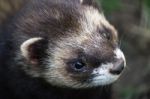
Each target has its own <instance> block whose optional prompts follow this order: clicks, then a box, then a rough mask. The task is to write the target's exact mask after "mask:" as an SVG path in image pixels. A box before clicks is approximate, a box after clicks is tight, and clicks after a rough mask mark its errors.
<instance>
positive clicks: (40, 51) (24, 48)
mask: <svg viewBox="0 0 150 99" xmlns="http://www.w3.org/2000/svg"><path fill="white" fill-rule="evenodd" d="M47 46H48V41H47V40H45V39H43V38H40V37H37V38H30V39H28V40H26V41H25V42H23V43H22V45H21V46H20V49H21V54H22V55H23V56H24V57H25V59H26V60H27V61H28V62H30V63H31V64H33V65H38V64H40V62H41V61H42V59H43V57H44V56H45V54H46V49H47Z"/></svg>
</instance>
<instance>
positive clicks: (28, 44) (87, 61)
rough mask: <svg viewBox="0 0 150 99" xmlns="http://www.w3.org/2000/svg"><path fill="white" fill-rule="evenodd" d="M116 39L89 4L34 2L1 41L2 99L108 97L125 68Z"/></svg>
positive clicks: (80, 1)
mask: <svg viewBox="0 0 150 99" xmlns="http://www.w3.org/2000/svg"><path fill="white" fill-rule="evenodd" d="M5 35H6V34H5ZM117 41H118V37H117V32H116V30H115V29H114V27H113V26H112V25H110V24H109V23H108V21H107V20H106V19H105V17H104V15H103V13H102V12H100V11H99V9H98V7H97V6H96V2H94V1H93V0H33V1H31V2H30V3H29V4H27V5H26V6H25V7H24V8H23V9H22V10H21V11H20V13H19V14H18V15H17V16H16V17H15V18H14V19H13V22H12V24H11V27H10V28H8V31H7V35H6V40H5V41H2V42H3V43H5V44H4V45H5V46H3V47H0V48H1V49H2V51H3V52H2V54H1V56H3V58H2V59H3V62H1V67H0V68H1V72H0V74H2V77H3V79H2V80H0V82H1V83H2V84H1V85H2V86H3V88H2V89H1V90H0V91H2V92H1V93H3V94H1V95H0V98H3V99H4V98H5V99H6V98H9V99H10V98H11V99H101V98H104V99H109V98H110V93H109V91H106V90H102V88H103V86H105V85H109V84H111V83H113V82H114V81H116V80H117V79H118V77H119V76H120V74H121V72H122V70H123V68H124V66H125V58H124V55H123V53H122V51H121V50H120V49H119V48H118V46H117V43H118V42H117ZM1 85H0V86H1ZM108 90H110V89H108Z"/></svg>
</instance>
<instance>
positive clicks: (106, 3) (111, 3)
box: [100, 0, 121, 14]
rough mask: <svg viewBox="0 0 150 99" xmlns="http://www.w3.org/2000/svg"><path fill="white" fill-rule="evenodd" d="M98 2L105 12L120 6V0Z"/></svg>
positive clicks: (117, 8)
mask: <svg viewBox="0 0 150 99" xmlns="http://www.w3.org/2000/svg"><path fill="white" fill-rule="evenodd" d="M100 3H101V6H102V8H103V9H105V13H106V14H108V13H111V12H112V11H114V10H119V9H120V8H121V4H120V0H101V1H100Z"/></svg>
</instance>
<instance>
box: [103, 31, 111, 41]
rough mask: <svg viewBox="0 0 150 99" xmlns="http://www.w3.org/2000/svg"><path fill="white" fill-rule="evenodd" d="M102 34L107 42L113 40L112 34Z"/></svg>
mask: <svg viewBox="0 0 150 99" xmlns="http://www.w3.org/2000/svg"><path fill="white" fill-rule="evenodd" d="M101 34H102V36H103V37H104V38H106V39H107V40H110V39H111V34H110V33H108V32H103V33H101Z"/></svg>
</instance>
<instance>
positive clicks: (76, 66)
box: [71, 60, 86, 72]
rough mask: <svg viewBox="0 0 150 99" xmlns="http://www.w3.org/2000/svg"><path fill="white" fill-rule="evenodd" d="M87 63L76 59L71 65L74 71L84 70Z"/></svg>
mask: <svg viewBox="0 0 150 99" xmlns="http://www.w3.org/2000/svg"><path fill="white" fill-rule="evenodd" d="M85 66H86V64H85V63H84V62H82V61H81V60H76V61H74V62H73V63H72V64H71V67H72V69H73V70H74V71H77V72H82V71H84V69H85Z"/></svg>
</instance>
